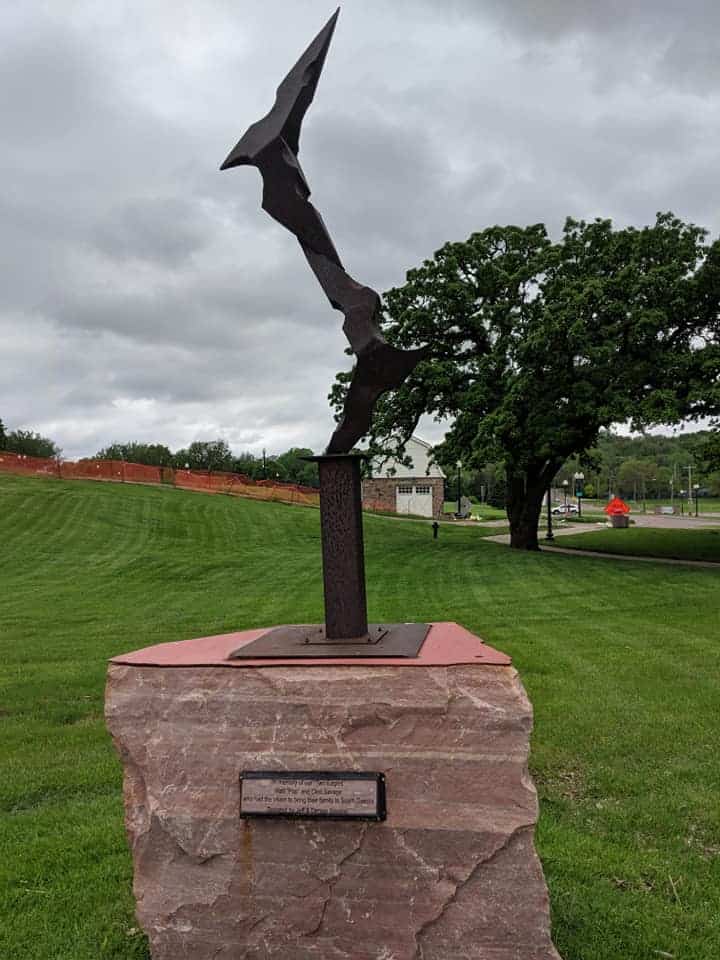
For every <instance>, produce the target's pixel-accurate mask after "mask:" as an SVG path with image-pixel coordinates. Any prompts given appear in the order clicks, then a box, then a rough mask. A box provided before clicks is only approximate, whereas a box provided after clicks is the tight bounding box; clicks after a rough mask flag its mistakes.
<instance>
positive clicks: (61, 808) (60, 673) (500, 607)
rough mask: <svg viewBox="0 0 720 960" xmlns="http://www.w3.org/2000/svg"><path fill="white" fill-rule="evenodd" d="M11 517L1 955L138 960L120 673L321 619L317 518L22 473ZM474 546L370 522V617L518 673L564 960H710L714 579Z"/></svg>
mask: <svg viewBox="0 0 720 960" xmlns="http://www.w3.org/2000/svg"><path fill="white" fill-rule="evenodd" d="M0 505H1V507H2V509H1V511H0V544H2V573H1V580H0V658H1V660H0V662H1V663H2V668H1V669H0V737H1V738H2V743H0V766H1V770H0V845H1V846H2V849H3V857H1V858H0V897H1V898H2V899H1V900H0V903H1V904H2V906H1V907H0V911H2V922H1V923H0V956H2V957H3V960H5V958H8V960H15V958H18V960H19V958H21V957H22V958H23V960H47V958H53V960H91V958H92V960H97V958H103V960H104V958H117V960H125V958H128V960H146V958H147V948H146V945H145V943H144V940H143V938H142V937H141V936H139V935H138V934H137V933H136V932H133V930H134V928H135V922H134V919H133V914H132V898H131V895H130V883H131V867H130V859H129V854H128V852H127V849H126V846H125V841H124V837H123V831H122V801H121V794H120V768H119V764H118V761H117V759H116V757H115V755H114V752H113V750H112V746H111V744H110V742H109V738H108V736H107V734H106V732H105V730H104V725H103V721H102V708H103V690H104V680H105V672H106V658H107V657H108V656H110V655H112V654H113V653H117V652H121V651H123V650H130V649H134V648H137V647H140V646H144V645H146V644H150V643H156V642H161V641H166V640H178V639H184V638H187V637H192V636H200V635H203V634H211V633H221V632H227V631H229V630H234V629H243V628H246V627H251V626H259V625H263V624H274V623H281V622H293V621H294V622H302V621H310V622H312V621H318V620H320V619H321V617H322V592H321V582H322V578H321V564H320V540H319V536H320V531H319V517H318V512H317V510H312V509H303V508H293V507H289V506H285V505H279V504H268V503H262V502H255V501H247V500H240V499H236V498H230V497H224V496H207V495H203V494H193V493H188V492H183V491H178V490H173V489H163V488H152V487H142V486H132V485H109V484H100V483H95V484H93V483H82V482H60V481H55V480H46V481H43V480H29V479H19V478H9V477H4V478H0ZM478 534H479V530H478V529H477V528H475V529H473V528H466V527H449V526H443V527H442V528H441V530H440V536H439V539H438V540H437V541H433V539H432V530H431V528H430V527H429V525H427V524H423V523H414V522H411V521H408V522H399V521H394V520H392V519H383V518H381V517H372V519H370V520H369V521H368V522H367V523H366V527H365V537H366V558H367V572H368V598H369V612H370V616H371V618H373V619H376V620H405V619H415V620H419V619H431V620H442V619H453V620H458V621H459V622H461V623H463V624H465V625H466V626H467V627H468V628H470V629H472V630H475V631H476V632H478V633H480V634H481V635H482V636H484V637H485V639H486V640H487V641H488V642H489V643H493V644H494V645H496V646H497V647H499V648H500V649H504V650H506V651H507V652H508V653H510V654H512V656H513V657H514V660H515V665H516V666H517V668H518V669H519V670H520V673H521V676H522V679H523V682H524V683H525V685H526V687H527V689H528V692H529V693H530V696H531V698H532V700H533V704H534V707H535V714H536V726H535V732H534V736H533V754H532V770H533V773H534V776H535V778H536V782H537V784H538V788H539V791H540V796H541V810H542V816H541V820H540V827H539V832H538V845H539V850H540V853H541V855H542V858H543V862H544V866H545V871H546V876H547V879H548V883H549V886H550V890H551V899H552V909H553V917H554V924H555V927H554V930H555V938H556V941H557V943H558V947H559V949H560V951H561V953H562V955H563V957H564V958H565V960H616V958H620V957H622V958H628V960H641V958H642V960H646V958H652V957H656V956H662V953H659V952H658V951H664V952H665V953H671V954H673V955H674V956H675V957H677V958H681V957H683V958H688V960H689V958H691V960H717V956H718V955H720V920H719V919H718V917H719V915H720V911H719V910H718V901H719V900H720V858H719V855H720V809H719V807H720V805H718V803H717V797H718V795H719V794H720V770H719V769H718V764H717V762H716V759H715V757H716V752H717V747H716V739H717V718H718V716H720V695H719V693H718V683H717V677H718V675H719V673H720V671H719V670H718V667H720V663H719V660H720V654H719V649H720V645H719V644H718V639H719V636H718V633H719V629H718V622H720V591H719V590H718V586H720V571H715V570H704V569H688V568H680V567H661V566H655V565H651V564H633V563H632V562H628V561H617V562H615V561H612V560H608V559H593V558H591V557H568V556H561V555H557V554H556V555H550V554H545V555H526V554H522V553H518V552H516V551H510V550H507V549H506V548H503V547H500V546H498V545H496V544H488V543H484V542H483V540H482V539H481V537H480V536H479V535H478ZM239 735H241V731H239ZM459 789H461V785H459ZM671 881H672V882H671Z"/></svg>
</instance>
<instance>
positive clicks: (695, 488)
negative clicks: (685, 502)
mask: <svg viewBox="0 0 720 960" xmlns="http://www.w3.org/2000/svg"><path fill="white" fill-rule="evenodd" d="M693 490H694V491H695V516H696V517H699V516H700V511H699V510H698V494H699V491H700V484H699V483H695V484H693Z"/></svg>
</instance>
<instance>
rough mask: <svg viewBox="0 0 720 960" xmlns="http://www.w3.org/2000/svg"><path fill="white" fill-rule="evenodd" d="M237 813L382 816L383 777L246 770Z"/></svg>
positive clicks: (347, 817)
mask: <svg viewBox="0 0 720 960" xmlns="http://www.w3.org/2000/svg"><path fill="white" fill-rule="evenodd" d="M240 816H241V817H295V818H298V817H301V818H303V819H327V820H384V819H385V816H386V812H385V777H384V775H383V774H382V773H358V772H357V771H355V770H352V771H338V770H332V771H322V772H320V771H317V770H309V771H308V770H300V771H296V770H282V771H278V770H273V771H269V770H265V771H263V770H245V771H243V773H241V774H240Z"/></svg>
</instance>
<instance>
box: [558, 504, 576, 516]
mask: <svg viewBox="0 0 720 960" xmlns="http://www.w3.org/2000/svg"><path fill="white" fill-rule="evenodd" d="M552 512H553V513H554V514H560V515H562V516H566V517H571V516H573V515H574V514H576V513H577V512H578V508H577V507H576V506H575V504H574V503H559V504H558V505H557V507H553V508H552Z"/></svg>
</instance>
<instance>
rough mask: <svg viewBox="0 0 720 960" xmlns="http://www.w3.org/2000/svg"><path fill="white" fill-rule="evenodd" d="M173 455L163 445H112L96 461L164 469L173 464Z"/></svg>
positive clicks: (101, 452) (99, 454)
mask: <svg viewBox="0 0 720 960" xmlns="http://www.w3.org/2000/svg"><path fill="white" fill-rule="evenodd" d="M172 456H173V455H172V453H171V452H170V450H169V449H168V447H166V446H165V445H164V444H162V443H111V444H110V446H108V447H103V449H102V450H98V452H97V453H96V454H95V459H96V460H127V461H128V463H144V464H146V465H147V466H149V467H164V466H168V465H169V464H171V463H172Z"/></svg>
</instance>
